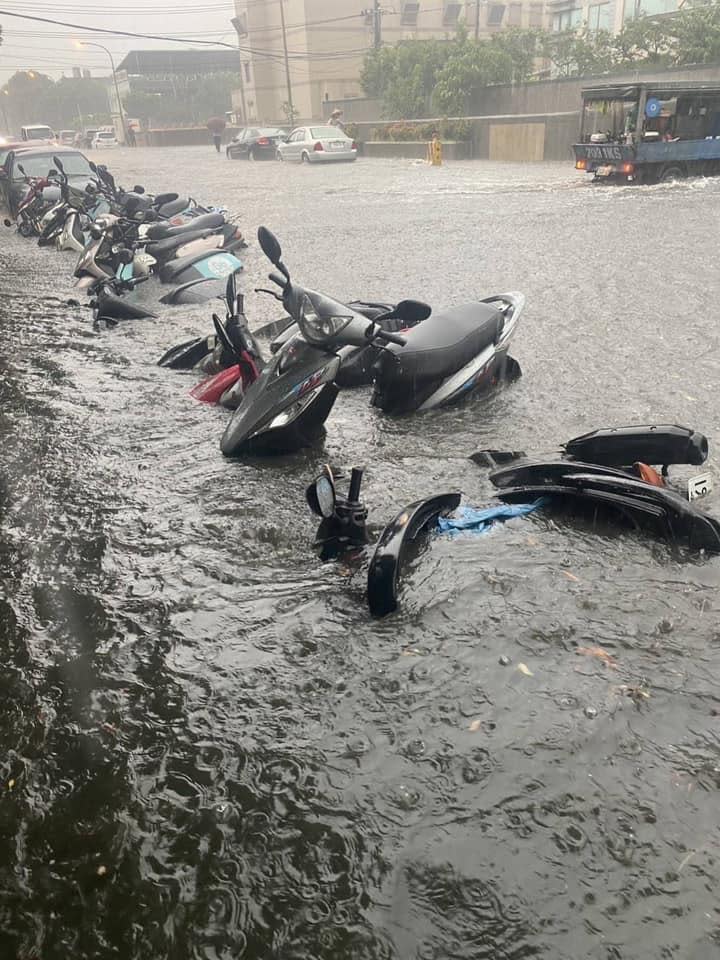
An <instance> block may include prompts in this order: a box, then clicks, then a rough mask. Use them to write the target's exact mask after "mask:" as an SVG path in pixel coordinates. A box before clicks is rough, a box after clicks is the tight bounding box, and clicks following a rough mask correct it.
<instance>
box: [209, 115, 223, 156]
mask: <svg viewBox="0 0 720 960" xmlns="http://www.w3.org/2000/svg"><path fill="white" fill-rule="evenodd" d="M205 126H206V127H207V128H208V130H209V131H210V133H211V134H212V139H213V143H214V144H215V149H216V150H217V152H218V153H220V146H221V144H222V137H223V132H224V131H225V127H226V123H225V120H224V119H223V118H222V117H210V119H209V120H208V122H207V123H206V124H205Z"/></svg>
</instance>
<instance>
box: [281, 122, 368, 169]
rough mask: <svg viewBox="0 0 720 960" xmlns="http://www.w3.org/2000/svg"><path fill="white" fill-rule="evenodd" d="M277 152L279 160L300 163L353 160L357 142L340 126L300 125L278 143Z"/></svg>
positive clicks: (355, 155)
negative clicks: (282, 141) (284, 139)
mask: <svg viewBox="0 0 720 960" xmlns="http://www.w3.org/2000/svg"><path fill="white" fill-rule="evenodd" d="M276 153H277V158H278V160H296V161H298V163H328V162H332V161H338V160H345V161H352V160H355V159H356V157H357V144H356V143H355V141H354V140H351V139H350V137H348V136H347V134H345V133H344V132H343V131H342V130H341V129H340V128H339V127H330V126H328V127H321V126H317V127H298V128H297V129H295V130H293V132H292V133H291V134H290V136H289V137H288V138H287V140H286V141H285V142H284V143H279V144H278V146H277V151H276Z"/></svg>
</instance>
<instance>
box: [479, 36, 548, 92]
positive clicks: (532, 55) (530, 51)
mask: <svg viewBox="0 0 720 960" xmlns="http://www.w3.org/2000/svg"><path fill="white" fill-rule="evenodd" d="M544 36H545V34H544V32H543V31H542V30H521V29H520V28H519V27H511V28H510V29H509V30H503V31H502V32H501V33H494V34H493V35H492V38H491V43H492V44H493V45H494V46H496V47H498V48H499V49H500V50H503V51H504V52H505V53H507V54H508V56H509V57H510V59H511V60H512V64H513V67H512V74H513V75H512V80H513V83H522V82H523V81H524V80H528V79H529V78H530V77H531V76H532V75H533V74H534V73H535V63H536V60H537V59H538V57H540V56H541V55H542V41H543V38H544Z"/></svg>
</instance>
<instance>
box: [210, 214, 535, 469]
mask: <svg viewBox="0 0 720 960" xmlns="http://www.w3.org/2000/svg"><path fill="white" fill-rule="evenodd" d="M258 239H259V242H260V246H261V248H262V249H263V251H264V252H265V254H266V256H267V257H268V259H269V260H270V262H271V263H272V264H273V265H274V266H275V267H276V268H277V270H278V271H279V273H273V274H271V275H270V279H271V280H272V281H273V283H275V284H276V285H277V286H278V287H279V288H280V290H281V291H282V302H283V305H284V307H285V309H286V310H287V312H288V313H289V314H290V316H291V317H292V318H293V320H294V321H295V322H296V323H297V325H298V328H299V332H298V333H296V334H295V335H293V336H292V337H290V339H289V340H287V341H286V342H285V343H284V344H283V345H282V347H281V348H280V350H278V352H277V354H276V355H275V358H274V360H273V362H272V363H271V364H270V365H269V367H268V368H267V369H266V371H265V372H264V373H263V375H262V377H261V379H260V381H259V382H258V384H256V385H255V386H253V388H252V389H251V390H250V391H249V392H248V394H247V395H246V397H245V399H244V401H243V403H242V404H241V406H240V407H239V408H238V410H237V411H236V412H235V415H234V416H233V418H232V420H231V422H230V424H229V425H228V427H227V429H226V430H225V433H224V435H223V438H222V441H221V444H220V446H221V449H222V451H223V453H224V454H226V455H227V456H236V455H238V454H241V453H244V452H250V451H251V450H252V451H253V452H264V453H280V452H290V451H292V450H296V449H298V448H299V447H301V446H307V445H308V444H309V443H311V442H313V440H314V439H316V438H317V437H318V435H319V434H320V432H321V430H322V425H323V424H324V423H325V420H326V419H327V417H328V416H329V414H330V411H331V410H332V407H333V404H334V403H335V398H336V396H337V392H338V383H337V377H338V371H339V369H340V364H341V362H342V361H341V358H340V356H339V354H340V351H341V350H342V349H343V348H344V347H347V346H352V347H360V348H366V347H368V346H372V347H373V348H375V349H379V354H380V359H379V360H377V362H376V363H375V364H374V368H373V372H374V376H375V394H374V398H373V402H374V404H375V405H376V406H379V407H381V408H382V409H383V410H385V411H387V412H392V413H400V412H403V413H406V412H410V411H413V410H430V409H433V408H435V407H438V406H442V405H445V404H448V403H453V402H455V401H457V400H459V399H460V398H462V397H464V396H467V395H468V393H470V392H471V391H473V390H476V389H483V388H484V389H487V388H488V387H490V386H492V385H494V384H495V383H497V382H499V380H500V379H502V378H503V377H504V376H506V375H507V371H508V369H509V368H510V366H511V365H512V364H511V361H510V358H508V355H507V351H508V347H509V344H510V340H511V338H512V335H513V333H514V332H515V329H516V327H517V323H518V321H519V319H520V316H521V314H522V311H523V307H524V305H525V298H524V297H523V296H522V294H518V293H510V294H503V295H501V296H496V297H488V298H486V299H485V300H482V301H477V302H474V303H470V304H467V305H465V306H463V307H458V308H456V309H454V310H449V311H446V312H445V313H439V314H436V315H433V314H432V310H431V308H430V307H429V306H427V304H423V303H418V302H417V301H412V300H404V301H402V302H401V303H399V304H398V305H397V307H396V308H395V310H394V311H393V313H392V314H391V315H388V316H387V317H386V318H385V319H397V320H398V321H399V323H400V325H401V326H402V327H412V329H410V330H408V331H407V333H405V334H403V335H398V334H396V333H393V332H391V331H388V330H387V329H383V326H384V325H383V324H382V323H381V322H378V321H374V322H370V323H369V325H368V320H367V318H366V317H363V316H362V315H361V314H360V313H359V312H358V311H357V310H354V309H353V308H352V307H351V306H349V305H348V304H343V303H339V302H338V301H336V300H333V299H332V298H330V297H327V296H326V295H325V294H322V293H318V292H316V291H312V290H308V289H305V288H303V287H301V286H299V285H298V284H296V283H295V282H294V281H291V279H290V274H289V272H288V270H287V267H286V266H285V265H284V264H283V263H282V259H281V258H282V251H281V248H280V244H279V243H278V241H277V239H276V237H274V236H273V234H271V233H270V231H268V230H267V229H266V228H265V227H261V228H260V230H259V231H258ZM407 343H411V344H412V346H411V350H410V357H409V359H408V360H407V361H404V360H403V353H402V351H403V349H404V347H405V345H406V344H407ZM513 363H514V362H513Z"/></svg>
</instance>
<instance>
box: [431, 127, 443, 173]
mask: <svg viewBox="0 0 720 960" xmlns="http://www.w3.org/2000/svg"><path fill="white" fill-rule="evenodd" d="M442 162H443V161H442V141H441V140H440V137H438V135H437V133H435V132H434V133H433V135H432V140H431V141H430V143H429V144H428V163H431V164H432V165H433V167H441V166H442Z"/></svg>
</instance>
